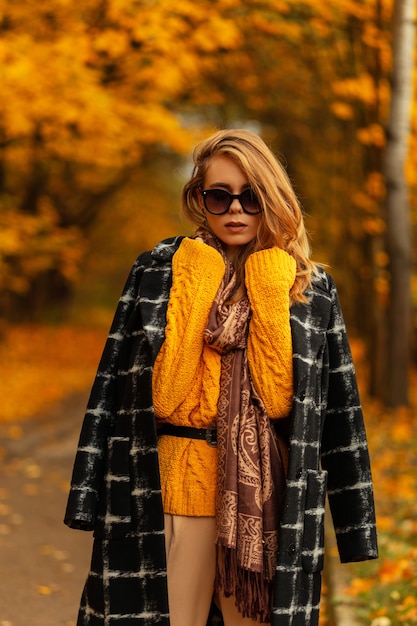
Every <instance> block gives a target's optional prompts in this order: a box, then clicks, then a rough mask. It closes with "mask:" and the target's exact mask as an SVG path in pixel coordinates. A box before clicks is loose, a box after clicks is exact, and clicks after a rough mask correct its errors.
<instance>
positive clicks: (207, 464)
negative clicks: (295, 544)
mask: <svg viewBox="0 0 417 626" xmlns="http://www.w3.org/2000/svg"><path fill="white" fill-rule="evenodd" d="M224 270H225V265H224V261H223V259H222V257H221V255H220V254H219V253H218V252H217V251H216V250H214V249H213V248H210V247H209V246H207V245H206V244H204V243H203V242H200V241H196V240H192V239H184V240H183V242H182V243H181V246H180V247H179V249H178V251H177V252H176V253H175V255H174V257H173V283H172V288H171V292H170V299H169V304H168V311H167V325H166V333H165V342H164V344H163V346H162V348H161V350H160V352H159V354H158V357H157V359H156V362H155V367H154V374H153V398H154V408H155V415H156V416H157V419H158V420H160V421H161V420H163V421H167V422H169V423H171V424H176V425H182V426H195V427H198V428H204V427H206V426H208V425H209V424H211V423H213V422H215V421H216V416H217V401H218V397H219V391H220V365H221V357H220V355H219V354H218V353H217V352H216V351H214V350H212V349H211V348H210V347H208V346H207V344H206V343H205V342H204V341H203V332H204V329H205V327H206V324H207V318H208V314H209V311H210V308H211V306H212V304H213V301H214V299H215V297H216V293H217V291H218V289H219V286H220V283H221V280H222V278H223V275H224ZM158 449H159V464H160V472H161V486H162V497H163V504H164V511H165V512H166V513H171V514H176V515H192V516H214V515H215V497H216V477H217V450H216V449H215V448H211V447H210V446H209V445H208V444H207V443H206V442H205V441H201V440H196V439H186V438H182V437H171V436H169V435H163V436H162V437H160V439H159V444H158Z"/></svg>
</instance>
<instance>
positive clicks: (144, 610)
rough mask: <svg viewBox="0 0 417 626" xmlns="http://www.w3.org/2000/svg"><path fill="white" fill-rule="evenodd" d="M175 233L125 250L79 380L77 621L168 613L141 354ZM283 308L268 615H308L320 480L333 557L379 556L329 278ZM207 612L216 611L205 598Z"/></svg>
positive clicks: (131, 621) (159, 329)
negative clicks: (280, 485) (113, 300)
mask: <svg viewBox="0 0 417 626" xmlns="http://www.w3.org/2000/svg"><path fill="white" fill-rule="evenodd" d="M181 239H182V238H181V237H177V238H174V239H169V240H165V241H163V242H161V243H160V244H158V245H157V246H156V247H155V248H154V250H153V251H152V252H145V253H143V254H142V255H141V256H139V258H138V259H137V261H136V263H135V265H134V266H133V268H132V271H131V273H130V275H129V278H128V280H127V283H126V286H125V289H124V291H123V294H122V296H121V299H120V301H119V305H118V308H117V311H116V314H115V318H114V321H113V324H112V328H111V330H110V334H109V336H108V339H107V343H106V346H105V349H104V352H103V355H102V358H101V361H100V364H99V368H98V372H97V376H96V379H95V382H94V385H93V388H92V391H91V396H90V400H89V403H88V407H87V411H86V415H85V418H84V423H83V427H82V431H81V435H80V441H79V447H78V451H77V455H76V459H75V464H74V471H73V477H72V484H71V490H70V494H69V499H68V505H67V510H66V515H65V523H66V524H68V525H69V526H70V527H72V528H80V529H84V530H94V544H93V554H92V562H91V570H90V572H89V574H88V577H87V581H86V585H85V588H84V592H83V595H82V600H81V606H80V612H79V618H78V622H77V624H78V626H145V625H146V626H150V625H151V624H159V625H163V626H168V625H169V613H168V598H167V581H166V558H165V544H164V518H163V509H162V501H161V491H160V481H159V468H158V455H157V436H156V427H155V420H154V415H153V406H152V386H151V382H152V366H153V362H154V359H155V357H156V355H157V353H158V350H159V349H160V347H161V345H162V343H163V340H164V327H165V319H166V309H167V303H168V299H169V291H170V287H171V283H172V270H171V260H172V256H173V254H174V252H175V251H176V249H177V248H178V246H179V244H180V242H181ZM309 296H310V303H309V304H307V305H306V304H295V305H293V306H292V308H291V330H292V338H293V364H294V401H293V410H292V414H291V432H290V457H289V459H290V460H289V470H288V481H287V488H286V494H285V505H284V509H283V514H282V521H281V531H280V533H281V534H280V545H279V553H278V565H277V572H276V585H275V587H276V589H275V599H274V606H273V618H272V624H273V625H274V626H316V625H317V623H318V615H319V602H320V586H321V570H322V567H323V560H324V509H325V495H326V492H327V493H328V497H329V503H330V508H331V512H332V517H333V522H334V527H335V531H336V537H337V543H338V548H339V554H340V558H341V560H342V561H343V562H346V561H356V560H362V559H371V558H376V557H377V543H376V530H375V514H374V503H373V491H372V480H371V472H370V465H369V456H368V449H367V441H366V435H365V430H364V424H363V417H362V411H361V407H360V403H359V397H358V391H357V386H356V380H355V373H354V369H353V365H352V360H351V355H350V350H349V345H348V341H347V336H346V330H345V326H344V322H343V318H342V314H341V311H340V307H339V303H338V298H337V293H336V288H335V286H334V284H333V282H332V279H331V278H330V277H329V276H328V275H327V274H326V273H325V272H324V271H320V274H319V276H318V277H317V278H315V280H314V284H313V287H312V289H311V292H310V294H309ZM208 624H210V625H214V624H222V619H221V616H219V614H218V612H217V611H216V609H215V608H214V606H213V610H212V612H211V614H210V617H209V620H208Z"/></svg>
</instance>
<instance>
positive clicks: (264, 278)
mask: <svg viewBox="0 0 417 626" xmlns="http://www.w3.org/2000/svg"><path fill="white" fill-rule="evenodd" d="M245 270H246V287H247V290H248V296H249V300H250V303H251V308H252V319H251V322H250V326H249V337H248V361H249V368H250V372H251V376H252V379H253V382H254V385H255V388H256V390H257V392H258V393H259V395H260V396H261V398H262V400H263V402H264V404H265V408H266V411H267V414H268V416H269V417H270V418H271V419H273V418H276V417H284V416H286V415H288V413H289V411H290V409H291V406H292V396H293V386H292V382H293V381H292V368H293V365H292V340H291V329H290V295H289V294H290V289H291V287H292V285H293V283H294V280H295V273H296V262H295V259H294V258H293V257H291V256H290V255H289V254H287V252H285V251H284V250H281V249H280V248H268V249H267V250H261V251H260V252H255V253H254V254H251V256H250V257H249V258H248V260H247V262H246V268H245Z"/></svg>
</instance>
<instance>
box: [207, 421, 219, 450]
mask: <svg viewBox="0 0 417 626" xmlns="http://www.w3.org/2000/svg"><path fill="white" fill-rule="evenodd" d="M206 442H207V443H208V445H209V446H210V448H217V426H216V424H210V426H208V427H207V428H206Z"/></svg>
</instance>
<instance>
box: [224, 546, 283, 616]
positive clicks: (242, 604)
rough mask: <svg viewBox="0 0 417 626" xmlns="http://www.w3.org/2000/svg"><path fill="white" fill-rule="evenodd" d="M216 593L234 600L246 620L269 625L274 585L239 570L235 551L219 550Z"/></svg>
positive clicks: (261, 574)
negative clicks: (232, 597)
mask: <svg viewBox="0 0 417 626" xmlns="http://www.w3.org/2000/svg"><path fill="white" fill-rule="evenodd" d="M215 590H216V592H220V593H223V594H224V595H225V596H226V598H228V597H230V596H234V597H235V601H236V607H237V609H238V610H239V612H240V613H241V614H242V616H243V617H249V618H251V619H254V620H259V622H260V623H261V624H267V623H270V621H271V606H272V593H273V581H268V580H266V579H265V578H264V574H263V573H262V572H254V571H252V570H248V569H244V568H242V567H240V566H239V565H238V559H237V554H236V550H235V549H234V548H227V547H225V546H218V551H217V567H216V579H215Z"/></svg>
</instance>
